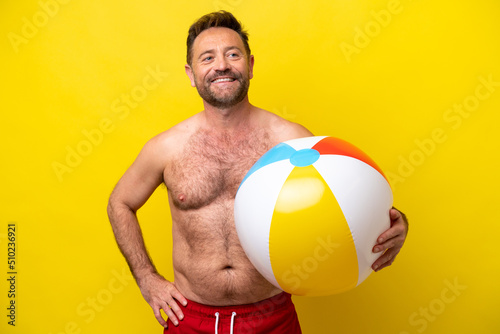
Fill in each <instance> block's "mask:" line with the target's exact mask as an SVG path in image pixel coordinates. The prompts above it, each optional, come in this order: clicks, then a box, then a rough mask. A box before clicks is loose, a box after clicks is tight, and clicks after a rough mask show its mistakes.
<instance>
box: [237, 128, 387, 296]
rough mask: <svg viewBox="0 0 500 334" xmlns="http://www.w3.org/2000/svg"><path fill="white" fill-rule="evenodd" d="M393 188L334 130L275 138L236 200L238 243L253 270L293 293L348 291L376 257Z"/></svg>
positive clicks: (315, 294)
mask: <svg viewBox="0 0 500 334" xmlns="http://www.w3.org/2000/svg"><path fill="white" fill-rule="evenodd" d="M391 207H392V191H391V188H390V185H389V183H388V181H387V179H386V178H385V176H384V174H383V173H382V171H381V170H380V168H379V167H378V166H377V165H376V164H375V163H374V162H373V160H371V159H370V158H369V157H368V156H367V155H366V154H365V153H363V152H362V151H361V150H359V149H358V148H356V147H355V146H353V145H352V144H350V143H348V142H346V141H343V140H341V139H337V138H333V137H307V138H300V139H294V140H290V141H286V142H283V143H280V144H278V145H276V146H275V147H273V148H272V149H271V150H269V151H268V152H267V153H265V154H264V155H263V156H262V157H261V158H260V159H259V160H258V161H257V162H256V163H255V164H254V166H253V167H252V168H251V169H250V170H249V171H248V173H247V175H246V176H245V178H244V179H243V181H242V183H241V185H240V187H239V189H238V192H237V194H236V199H235V203H234V218H235V224H236V230H237V233H238V237H239V239H240V242H241V245H242V247H243V249H244V250H245V253H246V254H247V256H248V258H249V259H250V261H251V262H252V264H253V265H254V266H255V267H256V268H257V270H258V271H259V272H260V273H261V274H262V275H263V276H264V277H265V278H266V279H267V280H268V281H269V282H271V283H272V284H274V285H275V286H276V287H278V288H280V289H282V290H284V291H286V292H288V293H291V294H295V295H308V296H324V295H331V294H336V293H340V292H343V291H347V290H350V289H352V288H354V287H356V286H357V285H359V284H360V283H361V282H363V281H364V280H365V279H366V278H367V277H368V276H369V275H370V273H371V271H372V270H371V265H372V264H373V262H374V261H375V260H376V259H377V258H378V257H379V256H380V253H378V254H374V253H372V248H373V246H374V245H375V244H376V240H377V237H378V236H379V235H380V234H381V233H382V232H384V231H385V230H387V229H388V228H389V227H390V217H389V210H390V208H391Z"/></svg>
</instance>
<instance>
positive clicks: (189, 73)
mask: <svg viewBox="0 0 500 334" xmlns="http://www.w3.org/2000/svg"><path fill="white" fill-rule="evenodd" d="M184 69H185V70H186V74H187V76H188V77H189V80H190V81H191V87H196V80H195V79H194V73H193V69H192V68H191V66H189V65H188V64H186V65H184Z"/></svg>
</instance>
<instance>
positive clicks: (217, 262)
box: [172, 205, 281, 306]
mask: <svg viewBox="0 0 500 334" xmlns="http://www.w3.org/2000/svg"><path fill="white" fill-rule="evenodd" d="M228 207H230V208H231V210H232V205H228ZM218 208H219V209H220V208H221V206H220V205H218ZM174 210H175V209H174ZM203 211H205V210H196V212H189V211H188V212H175V213H174V212H173V218H174V219H173V223H172V224H173V225H172V233H173V234H172V236H173V253H172V257H173V267H174V268H173V269H174V284H175V286H176V287H177V289H178V290H179V291H180V292H181V294H183V296H184V297H186V298H187V299H189V300H193V301H195V302H199V303H202V304H206V305H217V306H226V305H241V304H249V303H254V302H257V301H260V300H263V299H266V298H269V297H272V296H274V295H276V294H278V293H280V292H281V290H280V289H278V288H276V287H275V286H274V285H272V284H271V283H269V282H268V281H267V280H266V279H265V278H264V277H263V276H262V275H261V274H260V273H259V272H258V271H257V269H255V267H254V266H253V265H252V263H251V262H250V260H249V259H248V257H247V256H246V254H245V252H244V250H243V248H242V247H241V244H240V242H239V239H238V236H237V233H236V228H235V226H234V221H233V216H232V214H230V215H224V214H223V213H222V212H218V213H219V214H217V215H214V208H212V209H211V210H207V212H205V213H204V212H203ZM215 211H217V210H215ZM209 212H210V213H211V215H209V214H208V213H209ZM226 213H227V212H226ZM231 213H232V212H231ZM202 217H203V218H202ZM210 217H217V218H218V219H210ZM221 217H226V219H221ZM175 218H177V219H175Z"/></svg>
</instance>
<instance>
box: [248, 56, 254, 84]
mask: <svg viewBox="0 0 500 334" xmlns="http://www.w3.org/2000/svg"><path fill="white" fill-rule="evenodd" d="M254 62H255V59H254V57H253V55H250V58H249V59H248V77H249V78H250V79H252V78H253V64H254Z"/></svg>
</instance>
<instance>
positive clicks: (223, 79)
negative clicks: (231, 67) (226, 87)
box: [214, 78, 233, 83]
mask: <svg viewBox="0 0 500 334" xmlns="http://www.w3.org/2000/svg"><path fill="white" fill-rule="evenodd" d="M229 81H233V79H231V78H222V79H217V80H215V81H214V83H217V82H229Z"/></svg>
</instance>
